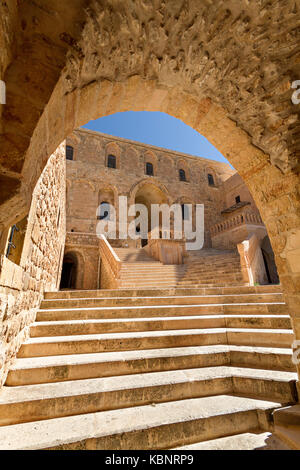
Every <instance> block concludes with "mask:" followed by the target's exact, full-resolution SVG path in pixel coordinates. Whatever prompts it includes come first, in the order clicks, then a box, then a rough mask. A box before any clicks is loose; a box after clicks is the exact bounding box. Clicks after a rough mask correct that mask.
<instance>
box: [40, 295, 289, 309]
mask: <svg viewBox="0 0 300 470" xmlns="http://www.w3.org/2000/svg"><path fill="white" fill-rule="evenodd" d="M241 302H242V303H245V302H247V303H248V302H249V303H250V302H251V303H256V302H283V296H282V294H280V293H270V294H235V295H230V294H224V295H186V296H179V295H177V296H175V295H173V296H170V295H169V296H164V297H160V296H158V297H151V296H150V297H94V298H84V297H83V298H81V299H74V298H72V299H48V300H43V301H42V303H41V309H47V308H49V309H52V308H66V307H68V308H80V307H93V306H95V307H101V306H103V307H108V306H132V305H172V304H178V303H180V304H181V305H188V304H195V303H196V304H201V303H205V304H208V303H210V304H216V303H218V304H220V303H241Z"/></svg>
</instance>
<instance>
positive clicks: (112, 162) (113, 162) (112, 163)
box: [107, 155, 117, 168]
mask: <svg viewBox="0 0 300 470" xmlns="http://www.w3.org/2000/svg"><path fill="white" fill-rule="evenodd" d="M107 166H108V168H117V159H116V157H115V156H114V155H108V157H107Z"/></svg>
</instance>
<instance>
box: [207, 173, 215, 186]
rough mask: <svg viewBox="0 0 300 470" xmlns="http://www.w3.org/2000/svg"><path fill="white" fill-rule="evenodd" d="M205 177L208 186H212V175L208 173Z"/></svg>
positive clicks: (213, 183)
mask: <svg viewBox="0 0 300 470" xmlns="http://www.w3.org/2000/svg"><path fill="white" fill-rule="evenodd" d="M207 179H208V184H209V186H214V185H215V181H214V177H213V175H210V174H208V175H207Z"/></svg>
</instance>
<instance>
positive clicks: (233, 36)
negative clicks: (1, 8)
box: [0, 0, 300, 338]
mask: <svg viewBox="0 0 300 470" xmlns="http://www.w3.org/2000/svg"><path fill="white" fill-rule="evenodd" d="M88 4H89V9H87V10H86V11H87V17H86V21H85V25H84V26H83V25H82V24H81V26H80V28H77V30H76V28H75V23H76V21H79V19H80V18H81V17H82V16H83V15H84V14H85V12H84V10H83V8H84V7H86V6H87V5H88ZM69 7H70V9H71V11H72V14H73V16H71V15H70V11H69V9H68V8H67V7H66V8H65V10H62V11H59V15H58V17H59V20H60V22H59V24H58V26H57V28H49V30H51V31H53V32H52V33H51V34H54V35H55V34H56V31H55V30H56V29H57V34H58V35H60V37H61V41H62V43H61V42H59V37H57V38H56V36H55V37H54V38H51V39H52V41H50V40H49V41H48V43H49V44H53V43H54V44H57V43H58V44H60V45H61V46H62V44H63V45H64V47H63V48H62V49H60V48H59V47H56V54H57V57H56V56H55V59H56V60H55V67H54V69H55V72H53V74H52V75H51V77H50V78H49V73H48V74H47V73H46V72H47V71H48V70H49V64H46V63H44V62H43V63H42V64H40V63H39V69H40V70H39V71H37V66H36V63H35V61H34V60H33V59H34V58H31V61H30V60H28V61H27V63H28V67H30V66H32V69H34V70H35V71H36V74H37V75H38V74H41V78H42V74H43V73H44V77H47V79H48V80H47V82H46V80H45V82H46V85H45V88H44V89H42V90H40V94H39V96H36V98H35V100H34V99H30V97H31V95H32V93H31V91H32V90H34V89H35V88H36V77H35V79H32V80H28V81H27V82H26V83H27V84H28V83H29V85H26V87H27V88H26V90H25V93H24V95H22V96H18V94H17V93H16V90H18V89H20V90H21V89H22V86H21V85H20V86H18V84H16V82H15V80H14V79H13V80H12V78H14V77H18V76H20V77H24V70H22V67H23V68H24V69H26V66H25V65H24V63H26V59H28V57H27V56H25V57H24V60H23V61H17V60H15V61H14V60H13V57H16V55H15V54H12V46H11V44H12V42H13V35H10V29H9V28H10V25H11V24H14V21H15V18H16V16H17V13H16V11H14V10H12V11H8V12H5V15H7V18H8V20H9V21H7V22H6V23H5V28H6V30H7V31H6V32H7V34H5V38H6V39H5V50H4V54H3V58H2V56H1V58H2V59H3V60H1V67H2V68H3V70H6V73H5V74H4V77H3V78H4V80H5V81H6V83H7V88H8V95H9V97H10V99H9V102H10V103H11V104H10V105H9V106H8V107H7V108H5V109H4V110H3V109H2V108H3V107H1V113H2V117H3V133H2V135H1V139H2V140H1V148H2V149H3V155H4V158H2V159H1V168H2V169H3V171H2V174H1V178H0V183H1V191H2V192H1V197H2V202H3V204H2V205H1V207H0V230H1V232H2V233H5V231H6V230H7V228H8V227H9V226H10V225H12V224H13V223H14V222H17V221H18V220H21V219H22V218H23V216H24V215H25V214H26V213H27V212H28V208H29V206H30V201H31V196H32V192H33V189H34V186H35V184H36V182H37V180H38V178H39V176H40V174H41V172H42V169H43V168H44V166H45V163H46V162H47V160H48V158H49V156H50V155H51V154H52V153H53V152H54V151H55V149H56V148H57V147H58V145H59V144H60V143H61V142H62V141H63V140H64V139H65V138H66V136H67V135H69V134H70V133H71V131H72V130H73V129H75V128H77V127H79V126H80V125H83V124H85V123H86V122H87V121H89V120H91V119H95V118H98V117H100V116H105V115H108V114H112V113H115V112H120V111H126V110H136V111H138V110H149V111H162V112H166V113H168V114H170V115H172V116H174V117H177V118H179V119H181V120H182V121H183V122H185V123H186V124H188V125H190V126H191V127H193V128H194V129H195V130H197V131H198V132H200V133H201V134H203V135H204V136H205V137H206V138H207V139H208V140H209V141H210V142H211V143H212V144H214V145H215V146H216V147H217V149H218V150H220V151H221V152H222V153H223V155H224V156H225V157H226V158H228V160H229V161H230V162H231V163H232V165H233V166H234V167H235V168H236V169H237V171H238V172H239V174H240V175H241V177H242V178H243V180H244V181H245V183H246V184H247V186H248V188H249V190H250V192H251V194H252V196H253V198H254V200H255V203H256V205H257V207H258V209H259V211H260V213H261V216H262V219H263V221H264V223H265V225H266V228H267V231H268V234H269V237H270V241H271V245H272V248H273V251H274V254H275V261H276V265H277V268H278V273H279V277H280V281H281V284H282V286H283V290H284V293H285V294H286V299H287V301H288V303H289V306H290V311H291V312H292V317H293V322H294V329H295V331H296V336H297V337H298V338H299V337H300V331H299V324H300V294H299V278H300V216H299V176H298V174H297V173H296V170H297V158H296V152H297V145H298V143H297V141H296V140H295V135H297V131H298V126H299V120H298V121H297V114H298V112H299V110H298V109H297V108H296V107H295V105H293V104H292V103H291V99H290V98H291V92H290V86H291V83H292V81H293V80H295V79H296V78H297V74H296V60H295V61H293V56H294V55H295V54H296V52H297V47H296V46H297V45H296V44H295V43H294V39H293V35H292V34H290V35H288V34H287V31H291V30H292V27H293V25H296V22H297V10H296V11H295V7H294V2H293V1H291V0H288V1H287V2H280V1H279V0H277V1H275V2H274V3H273V5H272V9H270V8H269V6H268V5H266V4H263V3H262V2H260V1H258V0H254V1H253V2H247V1H245V0H242V1H240V2H235V1H230V2H228V4H226V6H225V5H224V2H222V1H216V2H213V3H212V4H211V5H207V4H204V3H203V4H202V2H198V1H197V0H191V1H190V3H189V7H188V8H187V7H186V5H185V2H183V1H179V2H176V5H174V2H158V4H155V5H154V3H153V4H152V3H151V2H148V3H147V2H142V1H139V2H135V3H134V4H133V3H132V4H131V5H130V6H129V5H128V4H127V2H124V4H120V2H117V3H116V5H115V4H114V2H110V3H108V2H104V3H103V4H102V3H101V6H100V4H99V3H98V2H88V1H86V2H84V1H82V2H76V4H75V5H74V2H72V4H70V5H69ZM118 9H120V11H119V10H118ZM18 14H19V15H20V22H19V23H20V24H22V25H23V26H24V27H25V28H26V24H27V21H26V18H27V16H26V15H28V13H27V12H26V5H25V6H23V7H20V11H19V12H18ZM29 14H30V15H32V14H33V12H32V11H30V13H29ZM39 15H40V13H39V12H38V11H37V12H36V19H38V18H39ZM54 16H55V15H54ZM54 16H53V17H54ZM64 18H69V20H68V21H67V23H66V25H65V24H64V21H62V20H63V19H64ZM21 20H23V21H21ZM27 20H28V18H27ZM38 23H39V22H38V21H37V24H38ZM43 24H44V22H42V21H41V22H40V24H39V25H38V26H37V28H39V29H40V28H42V25H43ZM62 25H63V26H62ZM107 25H110V29H109V30H108V26H107ZM64 28H66V29H67V30H68V31H67V32H65V31H64ZM100 30H101V32H102V34H99V31H100ZM228 31H230V33H228ZM261 31H264V35H263V36H262V34H261ZM41 32H43V31H41ZM70 33H72V34H70ZM28 34H29V33H28ZM228 34H230V36H228ZM72 35H73V36H74V37H73V36H72ZM34 36H35V37H36V36H38V34H36V31H34ZM178 37H179V38H180V39H179V40H177V38H178ZM30 38H31V36H30ZM277 38H284V39H283V40H281V41H280V44H279V41H278V40H277ZM18 39H19V42H18V41H15V40H14V43H15V44H18V47H21V48H22V41H25V39H26V40H27V43H28V41H29V39H28V38H25V37H24V32H23V31H21V29H20V33H19V35H18ZM133 39H134V40H133ZM275 39H276V40H275ZM32 40H33V39H32ZM29 42H30V41H29ZM44 43H45V44H46V43H47V41H44ZM66 44H67V45H66ZM224 44H226V45H224ZM241 44H247V48H245V47H241ZM44 47H45V46H44ZM278 47H279V48H280V50H281V48H282V50H281V52H282V54H278ZM21 50H22V49H21ZM26 50H27V51H30V50H31V48H30V47H27V48H26ZM39 52H40V53H41V56H45V57H46V56H47V57H48V56H49V54H42V52H43V46H42V45H41V44H40V50H39ZM29 53H30V52H26V54H29ZM54 55H55V54H54ZM65 55H67V59H66V61H65V60H64V56H65ZM279 56H280V57H279ZM249 57H251V60H250V61H249ZM274 57H276V60H275V59H274ZM262 58H263V59H262ZM29 59H30V57H29ZM26 70H27V69H26ZM28 73H29V69H28ZM29 75H30V73H29ZM22 80H23V78H22ZM40 82H41V83H43V80H42V79H40ZM22 83H23V82H22ZM237 85H238V86H237ZM30 87H31V88H30ZM52 90H53V91H52ZM21 105H22V106H21ZM22 110H26V115H25V114H24V115H23V116H20V113H21V112H22ZM257 110H259V111H257ZM23 112H24V113H25V111H23ZM41 112H42V114H41ZM2 188H3V189H2ZM16 208H17V209H16Z"/></svg>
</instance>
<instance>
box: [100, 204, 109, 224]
mask: <svg viewBox="0 0 300 470" xmlns="http://www.w3.org/2000/svg"><path fill="white" fill-rule="evenodd" d="M97 219H98V220H109V219H110V212H109V203H108V202H106V201H103V202H101V204H100V214H98V215H97Z"/></svg>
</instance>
